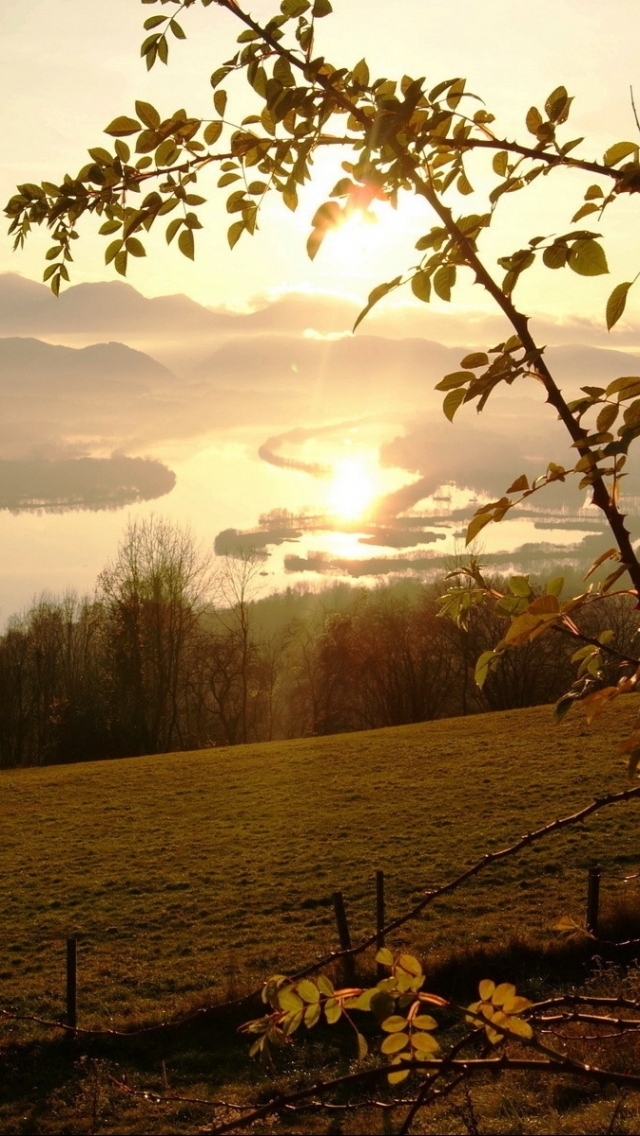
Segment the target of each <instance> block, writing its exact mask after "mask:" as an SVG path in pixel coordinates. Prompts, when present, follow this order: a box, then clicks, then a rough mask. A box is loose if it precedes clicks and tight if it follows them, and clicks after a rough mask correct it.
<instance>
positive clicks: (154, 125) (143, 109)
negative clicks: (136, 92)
mask: <svg viewBox="0 0 640 1136" xmlns="http://www.w3.org/2000/svg"><path fill="white" fill-rule="evenodd" d="M136 114H137V116H138V118H140V119H142V121H143V123H144V125H145V126H148V127H149V128H150V129H151V130H157V129H158V127H159V125H160V115H159V114H158V111H157V110H156V108H155V107H154V106H152V105H151V103H145V102H142V100H141V99H138V100H137V101H136Z"/></svg>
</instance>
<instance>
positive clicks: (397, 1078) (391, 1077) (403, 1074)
mask: <svg viewBox="0 0 640 1136" xmlns="http://www.w3.org/2000/svg"><path fill="white" fill-rule="evenodd" d="M407 1056H408V1055H407ZM392 1064H393V1062H392ZM410 1072H411V1070H410V1069H401V1070H400V1071H399V1072H398V1073H387V1081H388V1082H389V1084H390V1085H399V1084H401V1083H402V1081H406V1079H407V1077H408V1076H409V1073H410Z"/></svg>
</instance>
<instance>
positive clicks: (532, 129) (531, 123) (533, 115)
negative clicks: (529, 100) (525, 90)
mask: <svg viewBox="0 0 640 1136" xmlns="http://www.w3.org/2000/svg"><path fill="white" fill-rule="evenodd" d="M525 123H526V126H527V130H528V131H529V133H530V134H537V133H538V131H539V129H540V127H541V126H542V115H541V114H540V111H539V110H538V108H537V107H533V106H532V107H530V108H529V110H528V111H527V117H526V118H525Z"/></svg>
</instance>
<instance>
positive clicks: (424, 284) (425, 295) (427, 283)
mask: <svg viewBox="0 0 640 1136" xmlns="http://www.w3.org/2000/svg"><path fill="white" fill-rule="evenodd" d="M411 291H412V292H413V294H414V296H415V297H416V298H417V299H418V300H422V302H423V303H425V304H428V303H429V300H430V298H431V277H430V276H429V274H428V273H427V272H423V271H422V269H420V271H418V272H416V274H415V276H412V278H411Z"/></svg>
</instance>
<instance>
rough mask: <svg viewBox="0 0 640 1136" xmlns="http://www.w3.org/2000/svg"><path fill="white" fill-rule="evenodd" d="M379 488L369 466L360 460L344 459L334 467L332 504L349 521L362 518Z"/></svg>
mask: <svg viewBox="0 0 640 1136" xmlns="http://www.w3.org/2000/svg"><path fill="white" fill-rule="evenodd" d="M377 491H378V488H377V484H376V478H375V476H374V474H373V471H372V470H371V469H370V468H369V466H368V464H367V463H366V462H365V461H363V460H362V459H358V458H343V459H341V460H340V461H338V462H336V463H335V465H334V467H333V479H332V482H331V489H330V504H331V507H332V509H333V510H334V512H335V513H336V514H337V515H338V516H339V517H342V518H343V519H344V520H347V521H355V520H356V519H357V518H358V517H361V516H362V515H363V514H364V513H365V512H366V511H367V508H368V507H369V505H371V503H372V502H373V500H374V498H375V496H376V494H377Z"/></svg>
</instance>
